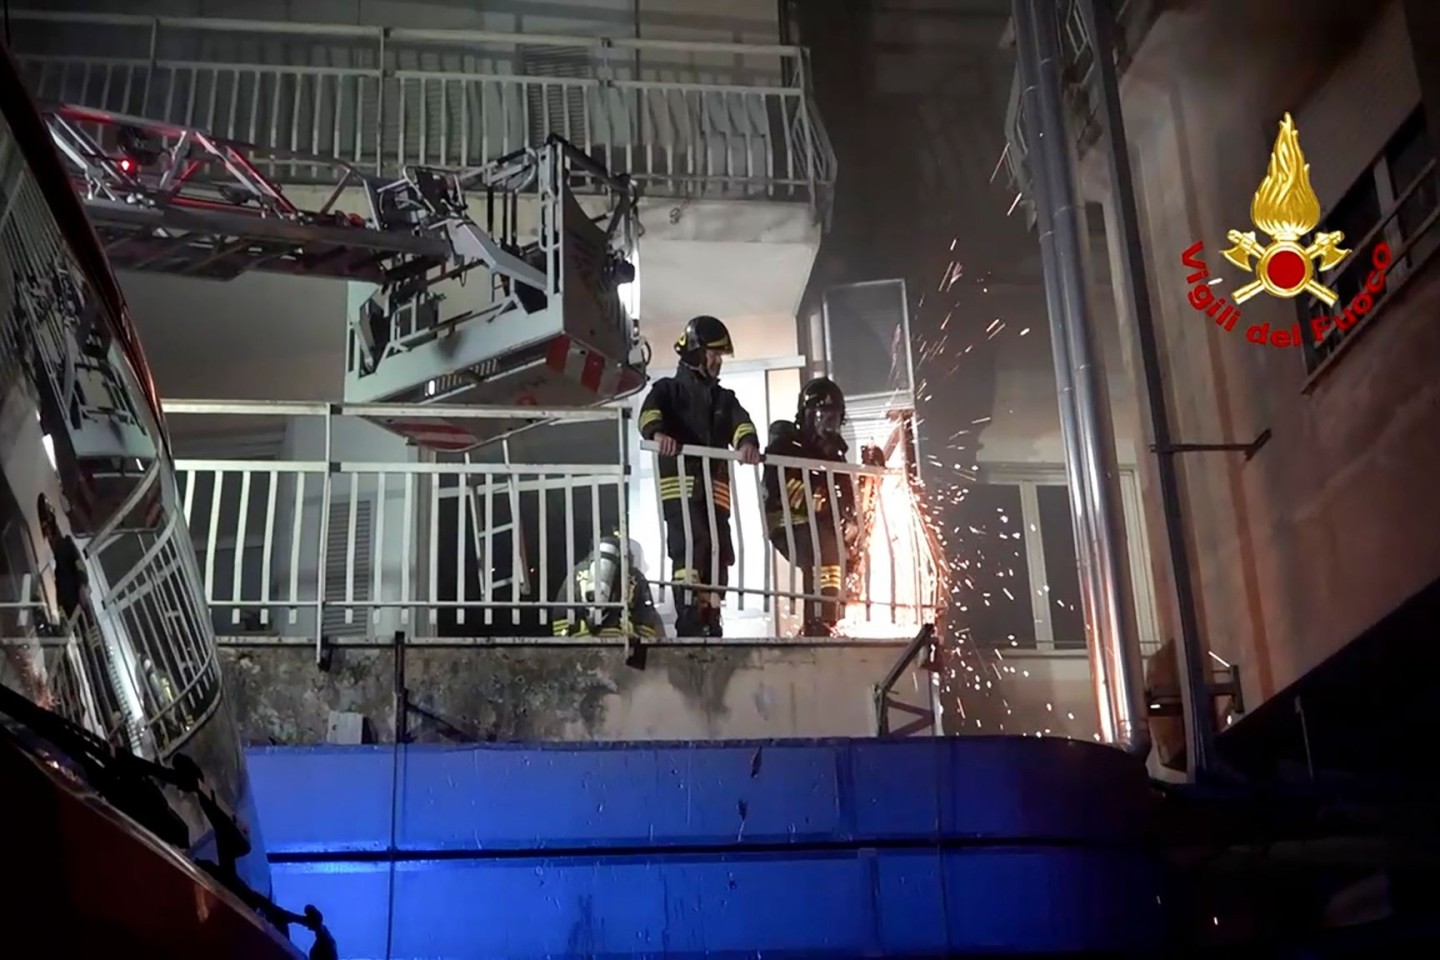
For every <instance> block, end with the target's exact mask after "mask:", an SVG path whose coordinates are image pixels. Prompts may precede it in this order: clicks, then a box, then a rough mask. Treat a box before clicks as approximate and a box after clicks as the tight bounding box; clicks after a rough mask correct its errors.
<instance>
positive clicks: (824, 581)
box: [817, 564, 845, 587]
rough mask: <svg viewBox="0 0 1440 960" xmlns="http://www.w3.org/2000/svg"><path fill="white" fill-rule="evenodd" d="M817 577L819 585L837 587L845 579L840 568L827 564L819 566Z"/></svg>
mask: <svg viewBox="0 0 1440 960" xmlns="http://www.w3.org/2000/svg"><path fill="white" fill-rule="evenodd" d="M817 579H818V580H819V582H820V586H821V587H839V586H840V585H841V584H842V583H844V580H845V578H844V576H843V575H842V573H841V571H840V568H839V567H837V566H831V565H829V564H827V565H825V566H823V567H821V568H820V576H819V577H818V578H817Z"/></svg>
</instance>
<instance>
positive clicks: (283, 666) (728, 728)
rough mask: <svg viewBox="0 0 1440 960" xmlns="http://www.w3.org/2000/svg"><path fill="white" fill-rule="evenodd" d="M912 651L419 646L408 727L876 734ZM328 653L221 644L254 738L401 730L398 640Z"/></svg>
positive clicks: (516, 733) (564, 737)
mask: <svg viewBox="0 0 1440 960" xmlns="http://www.w3.org/2000/svg"><path fill="white" fill-rule="evenodd" d="M901 649H902V647H901V646H899V645H892V644H880V645H876V644H873V643H864V642H859V641H856V642H849V643H845V644H831V645H826V646H816V645H800V644H794V645H792V644H790V643H788V642H787V643H786V644H785V645H783V646H780V645H773V644H772V645H746V646H739V645H734V646H732V645H730V644H728V643H727V644H725V645H724V646H679V645H673V644H669V643H666V644H657V645H655V646H653V647H648V648H647V657H646V666H645V669H644V670H637V669H635V668H633V667H629V666H626V664H625V653H624V650H623V649H622V648H620V647H618V646H599V645H591V644H583V645H582V644H555V645H551V646H536V645H534V642H533V641H531V642H530V643H527V644H525V645H511V644H505V645H496V646H468V645H467V646H463V647H460V648H448V649H447V648H441V647H426V646H407V647H406V649H405V658H404V682H405V686H406V689H407V690H408V692H409V698H410V701H411V702H412V703H413V704H414V705H416V706H417V707H419V708H420V711H414V712H411V714H410V715H409V718H408V720H409V725H408V731H409V734H410V737H411V740H412V742H422V743H423V742H432V743H433V742H441V743H446V742H448V743H457V742H459V743H475V742H480V743H484V742H508V741H517V740H522V741H530V742H534V741H568V742H575V741H596V740H605V741H611V740H676V739H691V740H704V739H723V738H749V737H775V736H786V737H793V736H799V737H836V736H869V735H871V734H872V733H874V724H875V710H874V700H873V690H874V685H875V684H877V683H879V682H880V680H881V679H882V678H883V677H884V676H885V674H886V672H887V671H888V670H889V669H890V667H891V665H892V664H893V663H894V662H895V659H896V658H897V657H898V656H899V654H900V652H901ZM329 656H330V661H329V664H328V667H329V669H328V670H321V669H320V668H319V667H317V666H316V664H315V649H314V646H313V645H310V644H306V645H304V646H275V645H264V646H258V645H257V646H255V647H242V648H237V647H222V648H221V650H220V657H221V661H222V664H223V673H224V678H225V684H226V689H227V692H228V694H229V696H230V697H231V698H232V703H234V705H235V716H236V717H237V719H238V720H239V723H240V730H241V736H242V738H243V739H244V741H245V742H246V743H253V744H271V743H279V744H315V743H322V742H324V740H325V736H326V726H327V721H328V719H329V713H330V711H332V710H336V711H345V712H355V713H360V714H362V715H363V716H364V717H365V718H366V720H367V721H368V722H369V725H370V727H371V730H372V731H373V736H374V739H375V740H376V741H378V742H388V741H391V740H393V739H394V736H395V699H396V698H395V678H396V670H395V651H394V648H393V647H388V648H377V647H369V648H357V647H344V648H335V649H333V650H331V651H330V654H329ZM931 677H932V674H930V673H929V672H920V671H916V672H912V673H911V674H910V675H909V676H904V677H902V678H901V681H900V683H899V684H897V694H905V695H906V696H909V697H911V698H912V699H914V698H917V697H918V700H919V702H922V703H923V702H924V701H925V697H926V695H927V694H928V691H929V689H930V682H931Z"/></svg>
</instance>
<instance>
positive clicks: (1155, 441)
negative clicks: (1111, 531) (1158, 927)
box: [1080, 0, 1214, 778]
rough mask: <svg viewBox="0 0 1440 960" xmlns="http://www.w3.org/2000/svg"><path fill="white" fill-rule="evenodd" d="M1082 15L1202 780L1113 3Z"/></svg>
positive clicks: (1207, 748)
mask: <svg viewBox="0 0 1440 960" xmlns="http://www.w3.org/2000/svg"><path fill="white" fill-rule="evenodd" d="M1080 15H1081V17H1082V18H1083V21H1084V24H1085V30H1086V32H1087V33H1089V35H1090V48H1091V50H1092V51H1093V54H1094V62H1095V82H1096V87H1097V88H1098V91H1097V92H1098V93H1099V95H1100V96H1099V97H1098V100H1099V118H1100V126H1101V136H1102V137H1103V141H1102V143H1103V146H1104V149H1105V152H1106V160H1107V161H1108V163H1109V167H1110V187H1111V205H1112V213H1113V215H1114V223H1115V225H1116V227H1117V228H1118V230H1117V232H1118V234H1119V236H1118V237H1116V239H1117V240H1118V252H1119V261H1120V262H1119V268H1120V277H1121V279H1122V280H1123V289H1124V295H1125V296H1127V297H1128V302H1129V307H1130V315H1131V318H1132V320H1133V321H1134V324H1135V336H1136V338H1137V340H1138V347H1139V350H1138V352H1139V355H1140V363H1141V368H1142V371H1143V375H1144V378H1145V381H1144V382H1145V395H1146V404H1145V407H1143V408H1142V415H1145V414H1148V417H1147V420H1148V422H1147V424H1146V426H1147V427H1148V430H1147V431H1146V433H1147V434H1148V435H1149V438H1150V440H1151V443H1152V446H1153V448H1154V450H1155V451H1156V464H1155V468H1156V474H1157V479H1158V484H1159V487H1160V501H1161V505H1162V507H1163V510H1164V513H1165V540H1166V547H1167V550H1168V552H1169V556H1170V571H1171V575H1172V577H1173V579H1174V583H1175V600H1176V605H1177V607H1178V608H1179V609H1178V613H1179V628H1180V632H1179V636H1178V637H1177V638H1176V644H1175V653H1176V669H1177V670H1178V672H1179V674H1180V676H1179V681H1180V683H1179V686H1180V703H1181V710H1182V712H1183V714H1184V718H1185V757H1186V764H1187V766H1188V768H1189V772H1190V776H1191V777H1192V778H1196V777H1202V776H1204V775H1205V773H1206V771H1207V770H1208V768H1209V766H1210V759H1211V754H1212V752H1213V751H1214V729H1213V726H1212V723H1211V719H1210V708H1209V691H1208V690H1207V689H1206V683H1205V674H1204V670H1203V668H1202V665H1203V664H1204V662H1205V653H1204V651H1203V650H1202V649H1201V642H1200V624H1199V618H1198V616H1197V615H1196V611H1195V590H1194V584H1193V583H1192V581H1191V575H1190V557H1189V554H1187V553H1186V552H1185V525H1184V519H1183V515H1182V513H1181V508H1180V482H1179V477H1178V475H1177V471H1176V469H1175V459H1174V454H1173V453H1171V452H1169V451H1170V447H1171V445H1172V440H1171V437H1170V415H1169V411H1168V409H1167V408H1166V402H1165V381H1164V376H1163V374H1162V373H1161V372H1160V351H1159V348H1158V346H1157V338H1156V334H1155V316H1154V313H1153V312H1152V310H1151V307H1150V284H1149V281H1148V279H1147V277H1146V275H1145V257H1144V254H1143V253H1142V251H1141V247H1140V225H1139V223H1140V218H1139V214H1138V211H1137V210H1136V206H1135V183H1134V180H1133V178H1132V175H1131V170H1130V153H1129V148H1128V143H1129V141H1128V140H1127V139H1126V136H1125V118H1124V115H1123V113H1122V109H1121V103H1120V84H1119V79H1118V77H1117V76H1116V71H1115V56H1114V49H1115V43H1114V29H1115V22H1114V3H1113V0H1112V2H1105V0H1080Z"/></svg>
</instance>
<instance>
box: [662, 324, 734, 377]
mask: <svg viewBox="0 0 1440 960" xmlns="http://www.w3.org/2000/svg"><path fill="white" fill-rule="evenodd" d="M706 350H718V351H719V352H720V353H723V354H724V355H725V356H727V357H728V356H732V355H734V353H735V347H734V345H733V344H732V343H731V342H730V331H729V330H728V329H727V328H726V327H725V324H723V323H721V322H720V320H719V319H718V318H717V317H711V316H708V315H707V316H699V317H692V318H691V320H690V322H689V323H687V324H685V332H684V333H682V334H680V339H679V340H676V341H675V352H676V353H677V354H679V355H680V362H681V363H684V364H687V365H689V366H692V367H704V366H705V351H706Z"/></svg>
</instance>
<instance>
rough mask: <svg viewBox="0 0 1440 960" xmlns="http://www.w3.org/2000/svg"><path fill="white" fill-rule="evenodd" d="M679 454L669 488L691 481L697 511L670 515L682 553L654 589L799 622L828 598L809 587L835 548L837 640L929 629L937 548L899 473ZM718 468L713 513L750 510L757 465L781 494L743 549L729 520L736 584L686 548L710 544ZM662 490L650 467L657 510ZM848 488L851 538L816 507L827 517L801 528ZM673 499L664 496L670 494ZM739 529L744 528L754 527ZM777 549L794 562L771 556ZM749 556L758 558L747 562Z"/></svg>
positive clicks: (934, 612)
mask: <svg viewBox="0 0 1440 960" xmlns="http://www.w3.org/2000/svg"><path fill="white" fill-rule="evenodd" d="M641 448H642V449H643V450H646V451H648V452H650V453H652V454H653V453H655V450H656V447H655V444H654V443H652V442H648V441H647V442H645V443H642V444H641ZM681 453H682V455H681V456H680V457H679V458H678V460H677V474H678V475H677V478H676V479H677V480H678V491H686V490H689V489H691V487H692V486H698V487H699V489H700V496H699V500H700V503H699V504H698V505H697V506H698V509H696V510H692V511H681V512H680V515H679V519H678V524H679V525H680V527H681V528H682V531H683V536H682V537H681V542H683V543H684V544H685V545H686V549H685V551H684V554H683V556H681V557H674V556H671V557H667V575H666V576H664V577H662V581H663V587H664V588H666V589H668V590H670V591H674V590H675V589H677V588H688V589H692V590H696V591H701V592H715V593H721V594H725V595H726V596H727V597H729V598H731V599H730V603H729V604H728V605H730V606H733V607H734V608H736V609H739V610H744V609H745V599H744V598H745V597H746V596H747V595H752V596H753V595H758V599H759V601H760V606H761V608H762V610H763V611H764V612H765V613H767V614H770V615H771V616H772V617H773V618H774V619H775V620H776V621H777V622H784V621H791V622H793V621H794V620H795V619H796V618H797V615H803V611H804V608H805V607H806V606H809V605H813V604H823V603H825V602H826V601H827V600H828V599H833V597H830V598H827V596H826V595H825V594H824V593H823V592H822V591H821V589H820V586H819V585H820V584H821V583H822V581H823V579H824V577H823V575H822V571H821V568H822V567H823V566H826V565H830V564H827V563H826V554H827V553H830V552H831V551H832V550H833V558H832V559H833V561H834V563H833V565H834V566H838V567H839V571H840V574H839V575H840V581H841V584H842V586H841V589H840V591H839V593H840V595H841V597H842V598H844V601H845V602H844V603H843V607H844V618H843V620H842V622H841V624H840V630H841V631H842V632H843V633H845V634H846V635H850V636H870V635H876V636H884V637H887V638H895V637H900V636H909V635H913V634H914V632H915V630H917V629H918V628H919V627H920V626H921V625H923V624H925V623H934V622H935V620H936V618H937V617H938V616H939V615H940V613H941V610H940V606H941V599H942V597H943V596H944V595H945V571H944V569H943V564H944V561H943V555H942V554H941V553H940V552H939V550H938V549H937V548H938V543H937V542H934V541H932V539H931V530H930V528H929V527H928V525H927V523H926V522H925V515H924V511H923V509H922V505H921V504H920V502H919V501H918V499H917V498H916V494H915V491H914V490H913V488H912V486H911V484H910V481H909V479H908V477H907V475H906V472H905V470H904V469H903V468H902V467H898V466H861V465H858V464H852V463H836V462H833V461H825V460H811V459H805V458H798V457H786V456H767V457H766V458H765V460H764V465H763V467H747V466H738V461H739V456H738V454H737V453H735V452H734V451H732V450H722V449H717V448H711V447H693V446H687V447H685V448H684V449H683V450H682V451H681ZM719 462H724V463H726V464H727V466H728V468H729V477H728V489H726V484H723V483H722V484H720V485H719V490H720V493H719V497H718V499H719V502H720V505H721V506H726V505H727V504H728V505H729V509H728V510H727V512H729V513H733V512H734V511H735V510H738V509H754V507H755V505H758V504H760V503H761V502H762V501H763V499H764V498H763V496H762V494H761V489H760V488H761V486H762V484H763V483H764V479H763V477H764V473H763V471H764V470H774V471H775V473H776V476H777V479H778V487H779V490H780V491H781V492H782V496H781V497H779V498H777V500H776V501H775V502H774V503H773V504H770V505H768V510H769V511H772V512H774V513H775V516H774V517H770V516H767V517H765V518H764V526H763V527H762V529H766V535H765V539H764V540H762V541H761V542H759V543H747V542H746V540H747V538H746V535H745V530H746V527H747V524H745V523H743V522H735V518H734V517H730V518H728V522H729V524H730V527H731V534H730V536H731V539H732V541H733V544H734V555H735V567H736V571H737V573H738V576H735V577H721V576H718V573H719V571H718V569H717V567H718V564H717V555H716V552H715V551H711V553H710V554H709V555H708V556H698V555H697V552H696V550H695V548H694V544H695V543H696V542H702V543H716V542H718V541H717V534H719V532H720V531H719V530H718V529H717V528H718V526H719V524H720V522H721V520H720V518H718V517H717V516H716V511H715V510H714V509H713V507H714V506H715V505H716V502H717V475H718V474H720V473H721V471H719V470H717V467H716V465H717V463H719ZM664 484H665V481H664V480H663V479H662V478H661V476H660V473H659V471H658V470H657V471H655V473H654V497H655V498H656V500H657V501H659V502H660V503H662V504H663V502H664V501H665V499H666V491H665V489H664ZM846 485H848V486H849V487H850V488H851V489H852V490H853V491H854V492H853V496H854V500H855V504H856V511H855V521H854V522H855V524H856V529H855V531H854V535H853V537H852V536H851V534H850V532H848V531H847V530H846V526H847V524H848V521H847V520H846V518H845V517H844V516H843V515H842V513H841V511H840V510H834V509H832V510H825V511H823V512H824V516H825V517H826V520H825V521H823V522H810V521H811V520H812V519H813V518H814V517H815V516H816V515H817V513H818V511H815V510H813V509H812V507H811V506H810V505H814V504H817V503H819V502H822V501H823V502H825V503H829V504H836V503H838V502H839V501H840V494H841V491H842V487H844V486H846ZM746 488H748V490H747V489H746ZM787 490H793V492H794V494H795V496H794V497H787V496H784V495H783V494H784V493H785V492H786V491H787ZM676 492H677V491H675V490H672V491H671V494H672V496H673V495H674V494H675V493H676ZM721 516H722V517H723V516H724V514H721ZM772 520H777V521H778V522H776V523H772V522H771V521H772ZM670 522H672V523H674V522H677V521H675V520H671V521H670ZM748 526H751V527H752V529H753V525H748ZM697 527H698V528H699V529H697ZM667 536H668V534H667ZM827 541H828V544H827V543H826V542H827ZM850 542H853V543H854V548H853V550H852V549H847V546H846V545H847V543H850ZM829 545H834V546H833V548H832V547H831V546H829ZM777 553H781V554H783V555H784V556H787V557H791V558H795V561H794V562H786V561H784V560H783V559H779V558H777V556H776V554H777ZM756 554H758V555H759V562H758V563H754V562H753V561H752V562H750V563H747V560H748V559H749V558H750V557H751V556H753V555H756ZM806 560H808V561H809V562H810V564H811V565H812V569H811V571H809V572H810V574H811V576H810V578H809V579H810V585H809V588H808V589H807V588H806V586H805V585H804V581H805V580H806V579H807V578H806V577H805V572H806V571H805V570H804V563H805V561H806ZM677 569H681V570H693V571H696V573H697V575H698V580H695V581H690V580H686V579H685V578H682V577H678V576H676V574H675V571H676V570H677ZM755 571H759V573H760V574H761V583H760V585H759V586H758V587H757V586H756V585H755V584H754V582H753V574H754V572H755ZM747 574H749V575H750V576H749V577H747ZM722 581H723V582H722Z"/></svg>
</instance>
